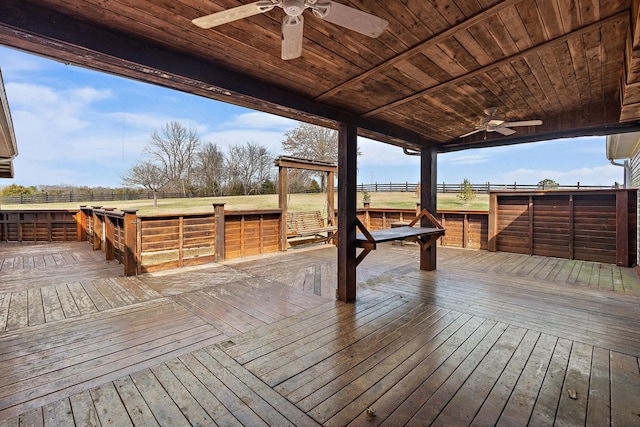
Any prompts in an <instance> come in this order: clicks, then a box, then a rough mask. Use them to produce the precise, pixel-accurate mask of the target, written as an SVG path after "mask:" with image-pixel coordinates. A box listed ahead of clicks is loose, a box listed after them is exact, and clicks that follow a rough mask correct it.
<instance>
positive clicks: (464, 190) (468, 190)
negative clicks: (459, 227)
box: [458, 178, 476, 205]
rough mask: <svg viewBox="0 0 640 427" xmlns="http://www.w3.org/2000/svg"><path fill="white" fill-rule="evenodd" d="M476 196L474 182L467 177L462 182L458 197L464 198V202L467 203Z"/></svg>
mask: <svg viewBox="0 0 640 427" xmlns="http://www.w3.org/2000/svg"><path fill="white" fill-rule="evenodd" d="M475 197H476V192H475V191H474V190H473V184H471V181H469V180H468V179H467V178H465V179H464V180H463V181H462V183H461V184H460V192H459V193H458V198H459V199H462V201H463V202H464V204H465V205H466V204H467V203H469V201H471V200H473V199H474V198H475Z"/></svg>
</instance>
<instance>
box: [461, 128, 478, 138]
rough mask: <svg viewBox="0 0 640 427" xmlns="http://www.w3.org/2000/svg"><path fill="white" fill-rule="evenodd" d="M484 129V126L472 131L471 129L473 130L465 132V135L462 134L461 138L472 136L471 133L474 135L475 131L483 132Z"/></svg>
mask: <svg viewBox="0 0 640 427" xmlns="http://www.w3.org/2000/svg"><path fill="white" fill-rule="evenodd" d="M483 130H484V128H483V127H479V128H478V129H476V130H472V131H471V132H469V133H465V134H464V135H460V138H464V137H467V136H471V135H473V134H474V133H478V132H482V131H483Z"/></svg>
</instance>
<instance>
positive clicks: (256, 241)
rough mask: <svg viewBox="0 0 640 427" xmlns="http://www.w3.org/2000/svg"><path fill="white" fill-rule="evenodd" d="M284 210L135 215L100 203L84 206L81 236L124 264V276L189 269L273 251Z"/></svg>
mask: <svg viewBox="0 0 640 427" xmlns="http://www.w3.org/2000/svg"><path fill="white" fill-rule="evenodd" d="M281 217H282V212H281V211H280V210H279V209H272V210H247V211H225V209H224V204H214V211H213V212H205V213H190V214H157V215H136V212H135V211H123V212H116V211H115V210H113V209H105V208H102V207H101V206H93V207H82V208H81V209H80V213H79V215H78V218H79V219H78V221H79V223H80V224H81V229H82V231H81V237H80V240H85V239H86V240H87V241H88V242H89V243H91V244H92V245H93V248H94V249H95V250H103V251H104V252H105V258H106V259H116V260H118V261H119V262H121V263H122V264H124V272H125V275H134V274H137V273H146V272H153V271H159V270H166V269H170V268H178V267H187V266H193V265H199V264H204V263H209V262H215V261H222V260H225V259H232V258H238V257H242V256H249V255H258V254H264V253H269V252H277V251H279V250H281V249H283V248H281V247H280V245H279V243H280V239H279V236H280V235H279V230H280V221H281Z"/></svg>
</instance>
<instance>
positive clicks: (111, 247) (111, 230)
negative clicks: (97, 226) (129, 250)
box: [104, 214, 116, 261]
mask: <svg viewBox="0 0 640 427" xmlns="http://www.w3.org/2000/svg"><path fill="white" fill-rule="evenodd" d="M115 232H116V228H115V226H114V224H113V221H112V220H111V218H109V217H107V215H106V214H105V216H104V257H105V259H106V260H107V261H111V260H114V259H116V246H115V239H116V236H115Z"/></svg>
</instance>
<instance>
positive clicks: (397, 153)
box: [358, 138, 420, 167]
mask: <svg viewBox="0 0 640 427" xmlns="http://www.w3.org/2000/svg"><path fill="white" fill-rule="evenodd" d="M358 150H359V151H360V152H361V153H362V154H361V155H360V156H358V165H359V166H380V167H384V166H404V165H416V164H417V165H419V164H420V156H408V155H406V154H404V152H403V151H402V148H400V147H396V146H395V145H390V144H385V143H383V142H380V141H374V140H372V139H368V138H358ZM411 167H413V166H411Z"/></svg>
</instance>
